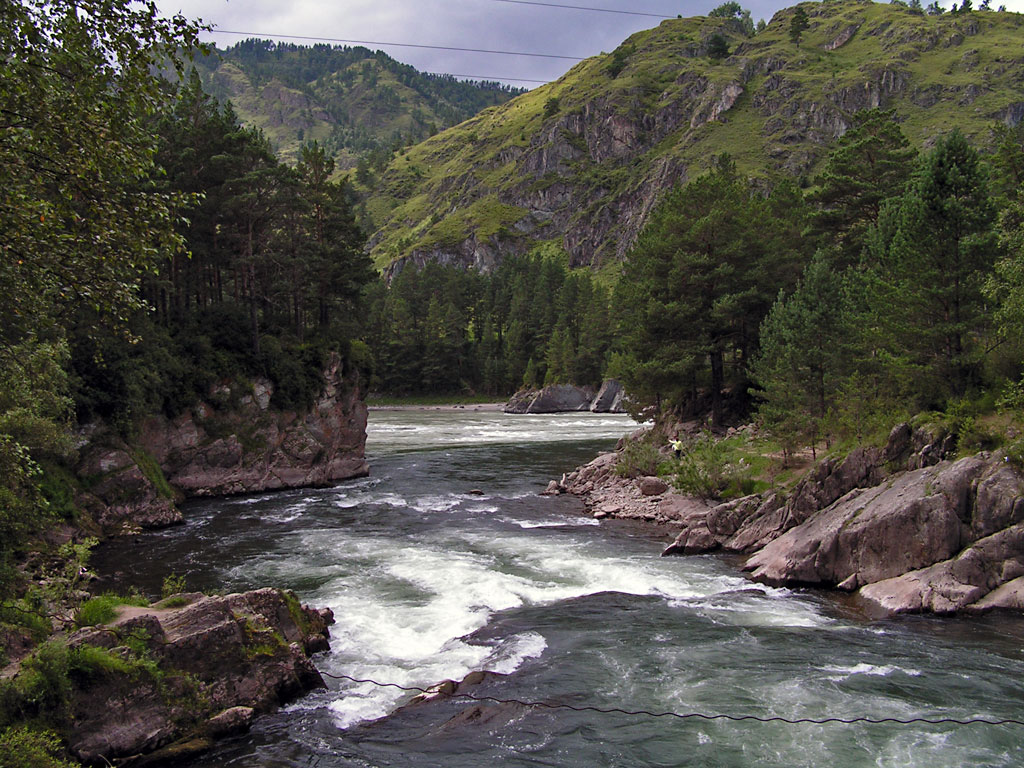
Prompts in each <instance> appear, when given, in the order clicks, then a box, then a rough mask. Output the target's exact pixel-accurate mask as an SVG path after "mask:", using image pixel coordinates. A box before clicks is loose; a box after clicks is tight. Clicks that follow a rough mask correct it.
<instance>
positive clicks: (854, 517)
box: [548, 424, 1024, 614]
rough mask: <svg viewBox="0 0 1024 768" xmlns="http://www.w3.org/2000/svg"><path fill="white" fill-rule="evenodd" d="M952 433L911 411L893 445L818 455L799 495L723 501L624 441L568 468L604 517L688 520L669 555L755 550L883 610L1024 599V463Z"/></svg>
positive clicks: (796, 575)
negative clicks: (960, 444)
mask: <svg viewBox="0 0 1024 768" xmlns="http://www.w3.org/2000/svg"><path fill="white" fill-rule="evenodd" d="M954 447H955V441H954V440H953V439H952V438H951V437H950V436H948V435H942V434H934V433H932V432H930V431H928V430H925V429H917V430H914V429H912V428H911V427H910V426H909V425H907V424H902V425H900V426H898V427H896V428H895V429H893V431H892V433H891V434H890V436H889V440H888V442H887V444H886V445H885V446H884V447H880V448H879V447H866V448H858V449H856V450H854V451H853V452H851V453H850V454H848V455H847V456H845V457H843V458H827V459H825V460H823V461H821V462H819V463H818V464H816V465H815V466H814V467H813V468H812V469H811V470H810V471H809V472H808V473H807V475H806V476H805V477H804V478H803V479H802V480H801V481H799V482H798V483H797V484H796V485H795V486H794V487H793V489H792V491H791V492H790V493H789V494H788V495H783V494H782V493H780V492H768V493H762V494H756V495H752V496H746V497H743V498H739V499H734V500H731V501H727V502H724V503H709V502H705V501H702V500H700V499H696V498H693V497H691V496H686V495H683V494H679V493H676V492H674V491H673V490H672V489H671V488H670V487H669V486H668V484H667V483H666V482H665V481H664V480H662V479H661V478H656V477H643V478H638V479H629V478H623V477H619V476H618V475H616V473H615V471H614V468H615V463H616V454H614V453H611V454H604V455H602V456H599V457H598V458H597V459H595V460H594V461H592V462H591V463H590V464H588V465H586V466H584V467H581V468H579V469H578V470H576V471H575V472H572V473H570V474H568V475H566V476H564V477H563V478H562V480H561V481H554V482H553V483H552V484H551V485H550V486H549V488H548V492H549V493H558V492H568V493H573V494H575V495H577V496H580V497H581V498H582V499H583V501H584V504H585V506H586V508H587V510H588V511H589V513H590V514H593V515H594V516H595V517H597V518H628V519H635V520H642V521H645V522H648V523H654V524H658V525H661V526H667V527H669V528H670V529H674V530H675V531H677V533H676V535H675V539H674V541H673V542H672V543H671V544H670V545H669V546H668V547H667V548H666V550H665V554H666V555H686V554H697V553H706V552H716V551H721V552H731V553H738V554H746V555H749V556H748V557H747V559H746V561H745V565H744V568H745V570H747V571H750V572H751V578H753V579H754V580H755V581H759V582H762V583H766V584H771V585H776V586H781V585H786V586H816V587H826V588H834V589H840V590H845V591H851V592H856V593H857V595H858V596H859V598H860V600H861V601H862V602H863V603H864V605H865V606H866V608H867V609H868V610H869V611H871V612H874V613H878V614H895V613H907V612H932V613H939V614H951V613H957V612H961V611H963V612H981V611H988V610H992V609H995V608H1004V609H1014V610H1021V609H1024V474H1022V473H1021V471H1020V470H1019V469H1017V468H1016V467H1015V466H1013V465H1012V464H1011V463H1010V462H1009V461H1008V460H1007V459H1006V458H1005V457H1004V456H1001V455H996V454H991V453H984V452H983V453H979V454H977V455H975V456H969V457H965V458H960V459H958V460H954V459H953V458H952V455H953V450H954Z"/></svg>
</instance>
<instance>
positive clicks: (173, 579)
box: [160, 573, 185, 598]
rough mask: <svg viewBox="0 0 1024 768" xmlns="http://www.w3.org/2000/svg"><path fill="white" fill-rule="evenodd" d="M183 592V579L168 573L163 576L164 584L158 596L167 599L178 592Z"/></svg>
mask: <svg viewBox="0 0 1024 768" xmlns="http://www.w3.org/2000/svg"><path fill="white" fill-rule="evenodd" d="M184 591H185V577H184V576H178V575H177V574H174V573H169V574H167V575H166V576H164V584H163V587H162V588H161V590H160V596H161V597H163V598H168V597H170V596H171V595H176V594H178V593H179V592H184Z"/></svg>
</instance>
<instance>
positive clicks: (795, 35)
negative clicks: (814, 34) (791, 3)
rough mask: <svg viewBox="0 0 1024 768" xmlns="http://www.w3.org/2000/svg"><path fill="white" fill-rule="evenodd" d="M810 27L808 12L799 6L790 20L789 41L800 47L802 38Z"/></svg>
mask: <svg viewBox="0 0 1024 768" xmlns="http://www.w3.org/2000/svg"><path fill="white" fill-rule="evenodd" d="M810 25H811V23H810V20H809V19H808V18H807V11H805V10H804V9H803V8H802V7H801V6H799V5H798V6H797V7H796V9H795V10H794V11H793V15H792V16H791V17H790V19H789V39H790V40H791V41H792V42H793V44H794V45H800V38H801V37H803V34H804V32H805V31H807V28H808V27H809V26H810Z"/></svg>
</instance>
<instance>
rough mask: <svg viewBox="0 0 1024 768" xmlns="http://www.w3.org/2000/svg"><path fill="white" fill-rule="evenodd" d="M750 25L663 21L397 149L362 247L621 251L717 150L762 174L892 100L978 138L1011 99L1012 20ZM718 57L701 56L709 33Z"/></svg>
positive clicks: (1007, 117)
mask: <svg viewBox="0 0 1024 768" xmlns="http://www.w3.org/2000/svg"><path fill="white" fill-rule="evenodd" d="M805 10H806V12H807V13H808V15H809V17H810V28H809V29H808V30H807V31H806V32H805V33H804V36H803V38H802V40H801V42H800V45H799V46H797V45H795V44H793V43H792V42H791V41H790V40H789V35H788V30H789V22H790V18H791V16H792V12H793V9H788V10H784V11H780V12H779V13H778V14H776V16H775V17H774V18H773V19H772V20H771V23H769V24H768V26H767V28H766V29H764V30H763V31H761V32H759V33H758V34H757V35H756V36H754V37H750V38H747V37H745V36H744V35H743V34H742V32H741V30H740V28H739V25H738V22H736V21H735V20H727V19H711V18H702V17H701V18H691V19H673V20H669V21H665V22H663V23H662V24H661V25H660V26H658V27H657V28H656V29H652V30H648V31H646V32H641V33H638V34H636V35H634V36H633V37H631V38H630V39H629V40H627V41H626V42H625V43H624V44H623V46H622V47H621V48H620V49H619V51H617V52H616V56H617V57H621V60H622V62H624V66H623V67H622V68H621V70H620V71H619V72H618V73H617V74H615V75H613V74H611V73H612V71H614V70H613V69H609V63H610V61H611V59H610V57H609V56H600V57H595V58H593V59H589V60H587V61H585V62H583V63H581V64H579V65H577V66H576V67H574V68H573V69H572V70H571V71H570V72H568V73H567V74H566V75H565V76H563V77H562V78H561V79H559V80H558V81H556V82H554V83H550V84H548V85H546V86H543V87H541V88H537V89H535V90H534V91H531V92H530V93H528V94H524V95H522V96H519V97H517V98H516V99H514V100H513V101H511V102H509V103H508V104H505V105H502V106H500V107H493V108H490V109H488V110H485V111H484V112H482V113H481V114H480V115H478V116H476V117H474V118H472V119H470V120H468V121H467V122H465V123H463V124H461V125H459V126H456V127H454V128H452V129H449V130H448V131H445V132H443V133H441V134H439V135H437V136H435V137H433V138H431V139H429V140H427V141H425V142H423V143H422V144H419V145H417V146H415V147H412V148H411V149H409V150H408V151H407V152H406V153H405V154H404V155H402V156H400V157H397V158H396V159H395V160H394V161H393V162H392V164H391V165H390V166H389V168H388V170H387V172H386V173H385V175H384V177H383V179H382V183H381V184H380V186H379V188H378V190H377V195H378V196H377V198H376V199H375V200H373V201H372V202H371V208H372V211H371V212H372V215H373V217H374V220H375V222H376V223H377V224H378V225H379V229H378V231H377V233H376V234H375V235H374V237H373V239H372V240H371V245H372V249H373V254H374V257H375V260H376V261H377V263H378V264H379V265H380V266H383V267H389V268H390V269H391V270H395V269H400V268H401V266H402V265H403V264H404V263H406V262H413V263H422V262H424V261H427V260H434V261H441V262H447V263H460V264H464V265H466V266H471V267H475V268H480V269H488V268H490V267H491V266H493V265H494V264H496V263H498V262H499V261H500V260H501V259H502V258H505V257H507V256H508V255H510V254H517V253H523V252H526V251H528V250H529V249H530V248H532V247H533V246H534V245H536V244H537V243H538V242H544V241H555V242H559V243H560V244H561V245H562V246H564V248H565V250H566V251H567V252H568V253H569V255H570V259H571V262H572V264H573V265H584V264H593V265H599V264H603V263H606V262H608V261H613V260H616V259H621V258H623V257H624V255H625V254H626V252H627V251H628V250H629V248H630V246H631V245H632V244H633V242H634V241H635V239H636V236H637V234H638V233H639V231H640V230H641V228H642V227H643V224H644V222H645V221H646V218H647V216H648V214H649V213H650V211H651V209H652V208H653V207H654V206H655V204H656V203H657V201H658V200H659V199H660V197H661V195H662V194H663V192H664V191H665V190H667V189H668V188H670V187H671V186H672V185H674V184H675V183H677V182H685V181H686V180H688V179H690V178H693V177H695V176H697V175H699V174H701V173H703V172H704V171H705V170H706V168H707V166H708V162H709V160H710V159H711V158H712V157H714V156H715V155H717V154H719V153H721V152H728V153H729V154H730V156H731V157H732V159H733V160H735V161H736V163H737V167H738V169H739V170H740V171H741V172H742V173H745V174H749V175H750V176H752V177H759V178H763V179H765V181H766V182H770V181H771V180H772V179H773V178H777V177H778V176H780V175H788V176H791V177H797V178H799V177H804V178H806V176H807V175H809V174H811V173H813V172H814V170H815V168H817V167H818V165H819V164H820V163H821V161H822V160H823V159H824V158H825V156H826V155H827V153H828V151H829V144H830V143H831V142H833V141H834V140H835V139H836V138H838V137H840V136H842V134H843V133H844V132H845V131H846V130H847V128H848V127H849V125H850V119H851V117H852V115H853V114H854V113H855V112H856V111H858V110H861V109H866V108H872V107H882V108H893V109H895V110H896V119H897V120H899V121H900V122H901V124H902V127H903V130H904V132H905V133H906V134H907V136H908V138H909V139H910V140H911V142H912V143H913V144H915V145H917V146H919V147H920V146H927V145H928V144H929V143H930V142H931V141H933V140H934V138H935V137H936V136H938V135H940V134H942V133H944V132H946V131H948V130H949V129H950V128H951V127H953V126H958V127H960V128H961V130H962V131H963V132H964V133H965V134H966V135H967V136H968V137H970V138H971V139H972V140H974V141H975V142H977V143H979V144H984V143H985V142H986V140H987V138H988V133H989V131H990V128H991V126H992V125H993V124H994V123H995V122H997V121H1002V122H1005V123H1007V124H1009V125H1015V124H1016V123H1017V122H1019V121H1020V119H1021V115H1022V113H1024V100H1022V97H1021V92H1020V87H1019V84H1020V82H1021V80H1022V79H1024V57H1022V56H1021V55H1020V50H1021V43H1022V42H1024V29H1022V21H1024V17H1022V16H1020V15H1018V14H1013V13H997V12H974V13H968V14H958V15H956V16H953V15H949V14H946V15H943V16H939V17H933V16H925V15H919V14H914V13H912V12H910V10H909V9H907V8H906V7H904V6H902V5H888V4H880V3H874V2H870V0H840V1H837V2H827V3H820V4H806V5H805ZM715 34H721V35H724V36H725V37H726V38H727V39H728V40H729V44H730V49H731V55H729V56H728V57H727V58H725V59H722V60H712V59H710V58H709V57H708V56H707V52H708V40H709V39H710V37H711V36H712V35H715Z"/></svg>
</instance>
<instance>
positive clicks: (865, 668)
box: [822, 663, 921, 682]
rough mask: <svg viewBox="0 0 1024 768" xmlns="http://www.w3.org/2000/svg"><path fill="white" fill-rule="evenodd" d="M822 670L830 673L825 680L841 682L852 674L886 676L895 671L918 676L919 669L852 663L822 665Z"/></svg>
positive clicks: (919, 673)
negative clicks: (848, 665)
mask: <svg viewBox="0 0 1024 768" xmlns="http://www.w3.org/2000/svg"><path fill="white" fill-rule="evenodd" d="M822 672H828V673H830V675H829V676H827V677H826V678H825V679H826V680H832V681H835V682H841V681H843V680H848V679H849V678H851V677H853V676H854V675H870V676H871V677H888V676H889V675H892V674H894V673H896V672H900V673H902V674H904V675H907V676H909V677H919V676H920V675H921V671H920V670H917V669H903V668H902V667H896V666H893V665H891V664H866V663H861V664H854V665H853V666H851V667H841V666H826V667H822Z"/></svg>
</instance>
